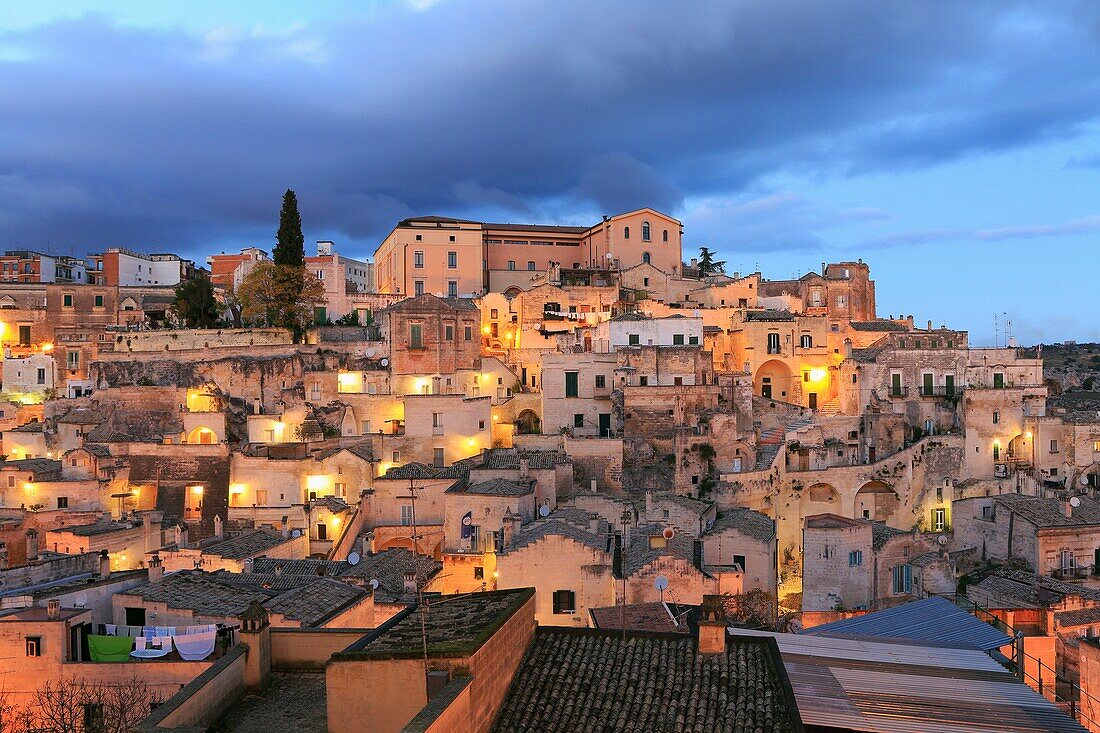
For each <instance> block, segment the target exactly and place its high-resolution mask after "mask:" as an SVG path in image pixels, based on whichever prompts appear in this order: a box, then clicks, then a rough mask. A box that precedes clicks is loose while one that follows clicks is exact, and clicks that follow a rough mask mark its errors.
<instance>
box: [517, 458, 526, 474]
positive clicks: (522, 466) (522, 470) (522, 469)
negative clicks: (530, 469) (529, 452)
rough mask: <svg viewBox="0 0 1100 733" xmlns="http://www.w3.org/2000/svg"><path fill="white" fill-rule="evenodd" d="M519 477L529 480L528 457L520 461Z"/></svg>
mask: <svg viewBox="0 0 1100 733" xmlns="http://www.w3.org/2000/svg"><path fill="white" fill-rule="evenodd" d="M519 477H520V478H527V457H526V456H524V457H523V458H520V459H519Z"/></svg>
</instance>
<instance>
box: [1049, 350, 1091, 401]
mask: <svg viewBox="0 0 1100 733" xmlns="http://www.w3.org/2000/svg"><path fill="white" fill-rule="evenodd" d="M1042 355H1043V376H1044V377H1045V378H1046V380H1047V383H1048V384H1050V385H1051V386H1052V390H1051V394H1052V395H1054V394H1065V393H1069V392H1100V344H1056V345H1053V346H1044V347H1043V351H1042ZM1095 399H1097V400H1100V395H1096V398H1095Z"/></svg>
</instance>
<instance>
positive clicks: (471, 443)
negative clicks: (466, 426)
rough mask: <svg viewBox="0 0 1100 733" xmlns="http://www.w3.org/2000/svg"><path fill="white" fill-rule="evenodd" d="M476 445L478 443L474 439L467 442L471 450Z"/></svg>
mask: <svg viewBox="0 0 1100 733" xmlns="http://www.w3.org/2000/svg"><path fill="white" fill-rule="evenodd" d="M475 443H476V441H475V440H474V439H473V438H470V439H469V440H467V441H466V445H468V446H470V447H471V448H473V447H474V444H475Z"/></svg>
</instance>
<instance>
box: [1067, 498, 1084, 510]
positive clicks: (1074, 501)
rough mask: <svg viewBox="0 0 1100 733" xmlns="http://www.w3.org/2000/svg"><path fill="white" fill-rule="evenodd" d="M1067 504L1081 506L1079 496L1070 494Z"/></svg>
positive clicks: (1075, 506)
mask: <svg viewBox="0 0 1100 733" xmlns="http://www.w3.org/2000/svg"><path fill="white" fill-rule="evenodd" d="M1069 505H1070V506H1071V507H1074V508H1077V507H1079V506H1081V497H1079V496H1071V497H1070V500H1069Z"/></svg>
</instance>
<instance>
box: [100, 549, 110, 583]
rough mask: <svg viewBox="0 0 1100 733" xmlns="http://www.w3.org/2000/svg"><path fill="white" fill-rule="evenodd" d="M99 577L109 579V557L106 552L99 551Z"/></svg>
mask: <svg viewBox="0 0 1100 733" xmlns="http://www.w3.org/2000/svg"><path fill="white" fill-rule="evenodd" d="M99 577H101V578H109V577H111V556H110V554H109V553H108V552H107V551H106V550H100V551H99Z"/></svg>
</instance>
